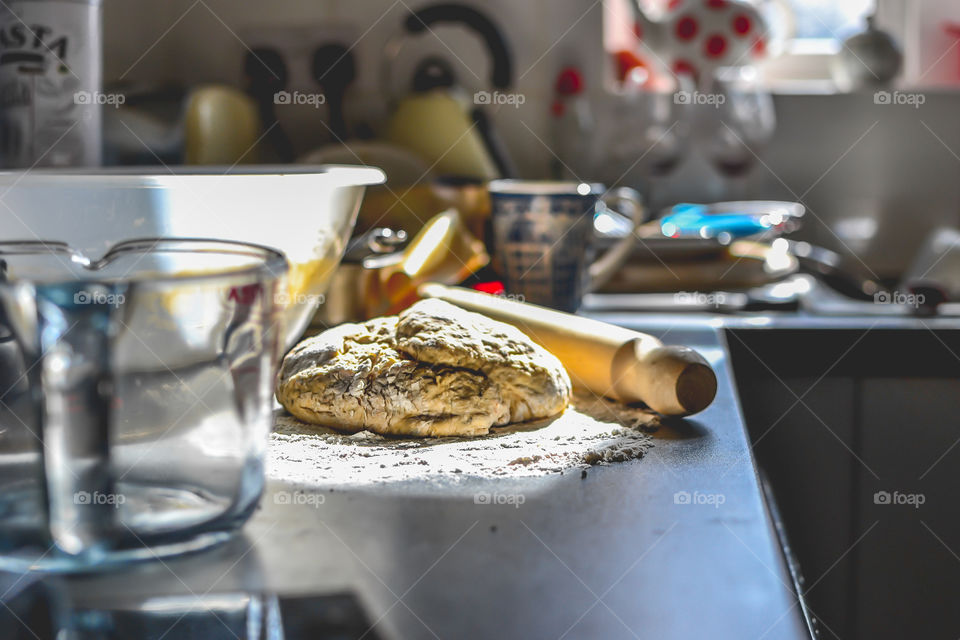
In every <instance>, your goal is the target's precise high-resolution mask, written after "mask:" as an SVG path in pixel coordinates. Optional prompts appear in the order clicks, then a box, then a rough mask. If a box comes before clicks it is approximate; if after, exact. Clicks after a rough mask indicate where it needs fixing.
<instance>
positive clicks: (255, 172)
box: [0, 164, 387, 189]
mask: <svg viewBox="0 0 960 640" xmlns="http://www.w3.org/2000/svg"><path fill="white" fill-rule="evenodd" d="M278 178H284V179H286V180H289V181H309V180H317V179H319V178H323V179H324V181H331V182H332V184H333V185H334V186H339V187H366V186H372V185H378V184H383V183H384V182H385V181H386V179H387V176H386V174H385V173H384V172H383V171H382V170H381V169H379V168H378V167H373V166H368V165H341V164H323V165H316V164H314V165H308V164H305V165H287V164H260V165H238V166H235V167H230V166H226V165H222V166H221V165H203V166H200V165H165V166H136V167H77V168H64V169H55V168H37V169H22V170H19V169H18V170H8V171H0V188H5V189H12V188H14V187H15V186H19V185H23V186H31V185H33V184H39V185H44V186H49V185H51V184H53V183H69V184H71V186H72V185H73V183H84V182H85V183H92V184H91V185H90V186H103V185H104V184H109V185H116V186H120V187H144V188H146V187H151V186H165V185H166V184H169V183H177V182H197V181H203V182H213V181H219V180H224V181H225V182H227V183H228V184H229V185H233V184H234V183H235V182H236V181H238V180H240V179H243V180H248V181H249V180H257V181H261V180H262V181H269V180H276V179H278Z"/></svg>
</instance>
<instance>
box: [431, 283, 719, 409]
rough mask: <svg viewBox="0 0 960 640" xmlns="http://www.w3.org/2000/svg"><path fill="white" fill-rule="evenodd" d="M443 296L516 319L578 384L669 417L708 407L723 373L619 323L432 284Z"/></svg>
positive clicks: (684, 351) (689, 353) (514, 322)
mask: <svg viewBox="0 0 960 640" xmlns="http://www.w3.org/2000/svg"><path fill="white" fill-rule="evenodd" d="M420 292H421V295H423V296H424V297H427V298H439V299H441V300H445V301H447V302H450V303H452V304H455V305H458V306H460V307H463V308H464V309H469V310H470V311H475V312H477V313H482V314H484V315H487V316H489V317H491V318H493V319H495V320H500V321H501V322H506V323H508V324H512V325H514V326H515V327H517V328H518V329H520V330H521V331H523V332H524V333H526V334H527V335H528V336H529V337H530V338H531V339H532V340H534V341H535V342H537V343H538V344H540V345H541V346H543V347H544V348H545V349H547V350H548V351H550V353H552V354H553V355H555V356H557V358H559V360H560V362H562V363H563V366H564V367H566V369H567V372H568V373H569V374H570V378H571V380H572V381H573V383H574V385H576V386H580V387H583V388H584V389H587V390H588V391H591V392H593V393H595V394H597V395H601V396H606V397H609V398H613V399H615V400H619V401H621V402H626V403H631V402H644V403H645V404H646V405H647V406H648V407H650V408H651V409H653V410H654V411H656V412H658V413H661V414H663V415H678V416H683V415H689V414H692V413H697V412H699V411H702V410H704V409H705V408H707V407H708V406H709V405H710V403H711V402H713V398H714V397H715V396H716V393H717V377H716V374H715V373H714V371H713V369H712V368H711V367H710V365H709V363H707V361H706V360H705V359H704V358H703V356H701V355H700V354H699V353H697V352H696V351H694V350H693V349H689V348H687V347H681V346H673V345H671V346H665V345H664V344H663V343H662V342H660V340H658V339H657V338H654V337H653V336H649V335H646V334H643V333H638V332H636V331H630V330H629V329H624V328H622V327H618V326H616V325H612V324H608V323H606V322H600V321H597V320H590V319H588V318H583V317H580V316H575V315H572V314H568V313H561V312H559V311H553V310H550V309H546V308H543V307H539V306H536V305H532V304H528V303H523V302H516V301H513V300H507V299H505V298H501V297H498V296H492V295H489V294H486V293H479V292H476V291H471V290H469V289H463V288H460V287H445V286H442V285H435V284H430V285H425V286H423V287H421V289H420Z"/></svg>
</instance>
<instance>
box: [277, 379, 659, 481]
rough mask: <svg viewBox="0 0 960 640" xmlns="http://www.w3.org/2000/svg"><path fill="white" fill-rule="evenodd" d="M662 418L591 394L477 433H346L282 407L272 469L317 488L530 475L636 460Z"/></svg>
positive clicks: (649, 443)
mask: <svg viewBox="0 0 960 640" xmlns="http://www.w3.org/2000/svg"><path fill="white" fill-rule="evenodd" d="M658 427H659V421H658V417H657V416H656V415H655V414H653V413H651V412H650V411H648V410H645V409H639V408H634V407H627V406H624V405H621V404H618V403H614V402H611V401H608V400H603V399H598V398H595V397H593V396H590V395H585V394H576V395H575V396H574V401H573V406H572V407H570V408H568V409H567V410H566V411H565V412H564V413H563V414H562V415H560V416H557V417H555V418H550V419H547V420H540V421H536V422H529V423H522V424H513V425H508V426H506V427H497V428H494V429H491V431H490V434H489V435H486V436H480V437H474V438H454V437H448V438H397V437H384V436H380V435H377V434H375V433H371V432H369V431H361V432H359V433H355V434H353V435H347V434H343V433H339V432H337V431H334V430H333V429H328V428H325V427H319V426H315V425H310V424H306V423H304V422H300V421H299V420H297V419H296V418H294V417H293V416H291V415H290V414H288V413H286V412H285V411H283V410H279V411H278V412H277V414H276V420H275V424H274V431H273V433H272V434H271V436H270V447H269V449H268V456H267V475H268V477H269V478H271V479H275V480H282V481H285V482H290V483H294V484H302V485H312V486H318V487H336V486H341V485H343V486H357V485H364V484H376V483H386V482H401V481H409V480H423V479H428V478H431V477H438V476H440V477H444V479H446V480H450V479H456V478H466V477H480V478H523V477H535V476H545V475H550V474H555V473H561V472H564V471H569V470H573V469H580V468H585V467H587V466H589V465H596V464H614V463H618V462H625V461H627V460H634V459H638V458H641V457H643V455H644V454H645V453H646V452H647V450H649V449H650V447H652V446H653V438H652V437H651V436H650V434H651V433H653V432H654V431H656V430H657V428H658Z"/></svg>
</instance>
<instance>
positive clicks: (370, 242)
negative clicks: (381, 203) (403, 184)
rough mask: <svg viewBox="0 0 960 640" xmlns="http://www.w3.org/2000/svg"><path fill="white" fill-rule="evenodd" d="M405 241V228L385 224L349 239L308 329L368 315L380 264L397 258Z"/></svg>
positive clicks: (378, 285)
mask: <svg viewBox="0 0 960 640" xmlns="http://www.w3.org/2000/svg"><path fill="white" fill-rule="evenodd" d="M406 242H407V234H406V232H404V231H393V230H392V229H386V228H377V229H372V230H370V231H368V232H366V233H364V234H362V235H361V236H359V237H357V238H354V239H353V240H351V241H350V245H349V246H348V247H347V250H346V252H345V253H344V256H343V260H342V261H341V262H340V266H339V267H337V271H336V273H334V275H333V279H332V280H331V281H330V287H329V288H328V290H327V293H326V296H325V300H324V302H323V304H322V305H320V308H319V309H317V313H316V314H315V315H314V317H313V320H312V321H311V323H310V328H311V330H313V329H318V330H323V329H327V328H329V327H333V326H336V325H338V324H343V323H344V322H356V321H359V320H366V319H368V318H370V317H371V315H370V308H371V306H372V301H371V300H372V298H373V297H374V296H379V291H380V275H381V272H380V268H382V267H383V266H386V265H391V266H392V265H394V264H396V263H397V262H399V261H400V259H401V258H402V256H403V254H402V253H401V250H402V249H403V246H404V245H406ZM376 258H383V259H376ZM375 259H376V260H375Z"/></svg>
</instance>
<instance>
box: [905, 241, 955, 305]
mask: <svg viewBox="0 0 960 640" xmlns="http://www.w3.org/2000/svg"><path fill="white" fill-rule="evenodd" d="M900 282H901V287H902V288H903V289H905V290H910V289H913V288H916V287H918V286H920V285H927V286H929V285H936V286H937V288H939V289H941V290H942V291H943V292H944V293H945V294H946V299H947V300H950V301H954V302H956V301H960V230H958V229H954V228H953V227H939V228H937V229H934V230H933V231H932V232H931V233H930V234H929V235H928V236H927V237H926V239H925V240H924V242H923V245H922V246H921V247H920V250H919V251H918V252H917V254H916V256H915V257H914V259H913V262H912V263H911V265H910V268H908V269H907V271H906V273H905V274H904V275H903V277H902V278H901V281H900Z"/></svg>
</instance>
